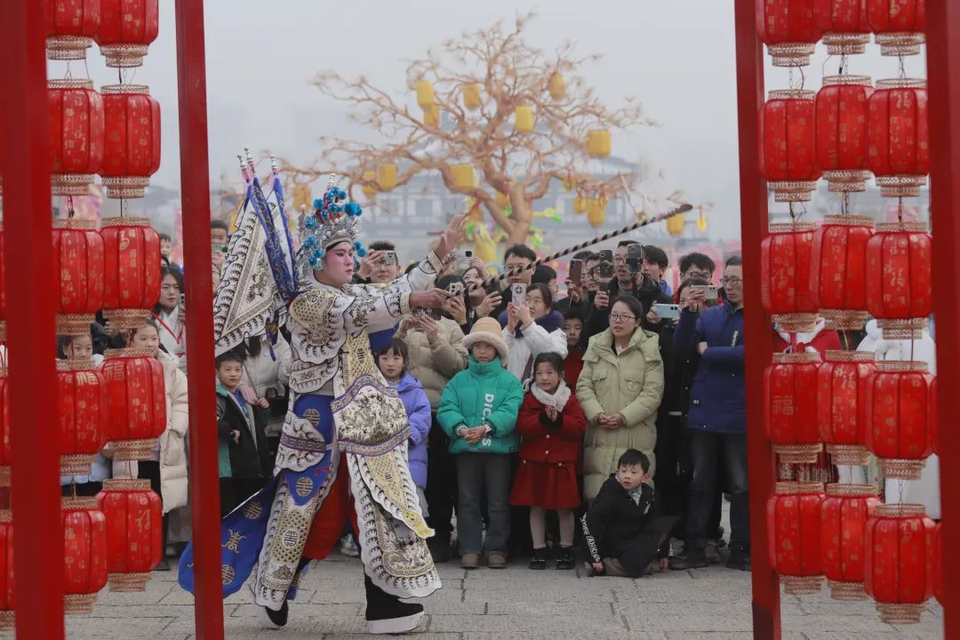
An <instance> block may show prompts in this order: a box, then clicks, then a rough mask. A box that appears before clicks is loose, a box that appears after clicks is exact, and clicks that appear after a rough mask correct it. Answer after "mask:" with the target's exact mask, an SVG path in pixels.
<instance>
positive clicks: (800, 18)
mask: <svg viewBox="0 0 960 640" xmlns="http://www.w3.org/2000/svg"><path fill="white" fill-rule="evenodd" d="M756 8H757V11H756V13H757V37H758V38H760V40H761V41H763V43H764V44H766V45H767V51H768V52H769V53H770V55H771V56H772V57H773V66H775V67H804V66H806V65H808V64H810V56H811V55H812V54H813V51H814V48H815V46H816V43H817V40H819V39H820V29H818V28H817V24H816V21H815V19H814V12H813V3H812V2H811V1H810V0H757V5H756Z"/></svg>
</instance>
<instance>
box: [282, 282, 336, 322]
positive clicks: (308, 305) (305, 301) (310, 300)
mask: <svg viewBox="0 0 960 640" xmlns="http://www.w3.org/2000/svg"><path fill="white" fill-rule="evenodd" d="M336 297H337V294H336V293H334V292H332V291H324V290H323V289H309V290H307V291H304V292H303V293H301V294H300V295H298V296H297V297H296V298H294V299H293V302H292V303H291V304H290V317H291V318H293V320H294V321H295V322H297V323H298V324H300V325H302V326H305V327H309V326H313V325H317V324H320V323H324V322H327V318H328V315H329V313H330V310H331V309H332V308H333V303H334V301H335V299H336Z"/></svg>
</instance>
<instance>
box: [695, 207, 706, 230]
mask: <svg viewBox="0 0 960 640" xmlns="http://www.w3.org/2000/svg"><path fill="white" fill-rule="evenodd" d="M697 229H699V230H700V233H703V232H705V231H706V230H707V217H706V216H705V215H703V209H700V215H699V216H697Z"/></svg>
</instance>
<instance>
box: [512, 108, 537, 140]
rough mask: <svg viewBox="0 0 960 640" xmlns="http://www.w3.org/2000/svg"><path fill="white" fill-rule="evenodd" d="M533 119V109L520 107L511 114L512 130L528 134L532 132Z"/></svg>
mask: <svg viewBox="0 0 960 640" xmlns="http://www.w3.org/2000/svg"><path fill="white" fill-rule="evenodd" d="M534 123H535V119H534V117H533V107H529V106H526V105H521V106H519V107H517V110H516V111H515V112H514V114H513V128H514V129H515V130H517V131H518V132H520V133H530V132H531V131H533V125H534Z"/></svg>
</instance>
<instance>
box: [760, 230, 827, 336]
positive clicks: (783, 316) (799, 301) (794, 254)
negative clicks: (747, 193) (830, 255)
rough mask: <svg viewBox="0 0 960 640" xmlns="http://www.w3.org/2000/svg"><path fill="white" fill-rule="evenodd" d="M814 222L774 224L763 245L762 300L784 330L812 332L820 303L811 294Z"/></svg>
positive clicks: (768, 311) (761, 267)
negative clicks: (816, 302)
mask: <svg viewBox="0 0 960 640" xmlns="http://www.w3.org/2000/svg"><path fill="white" fill-rule="evenodd" d="M813 230H814V225H813V224H811V223H807V222H795V223H786V224H780V223H777V224H771V225H770V235H768V236H767V237H766V238H764V239H763V243H762V244H761V245H760V261H761V262H760V302H761V304H762V305H763V308H764V310H766V312H767V313H769V314H771V315H772V316H773V321H774V322H776V323H777V324H779V325H780V328H781V329H782V330H783V331H786V332H788V333H799V332H804V331H813V329H814V327H815V326H816V324H817V311H818V308H817V304H815V303H814V301H813V297H812V296H811V295H810V277H811V270H812V266H811V260H812V247H813Z"/></svg>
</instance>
